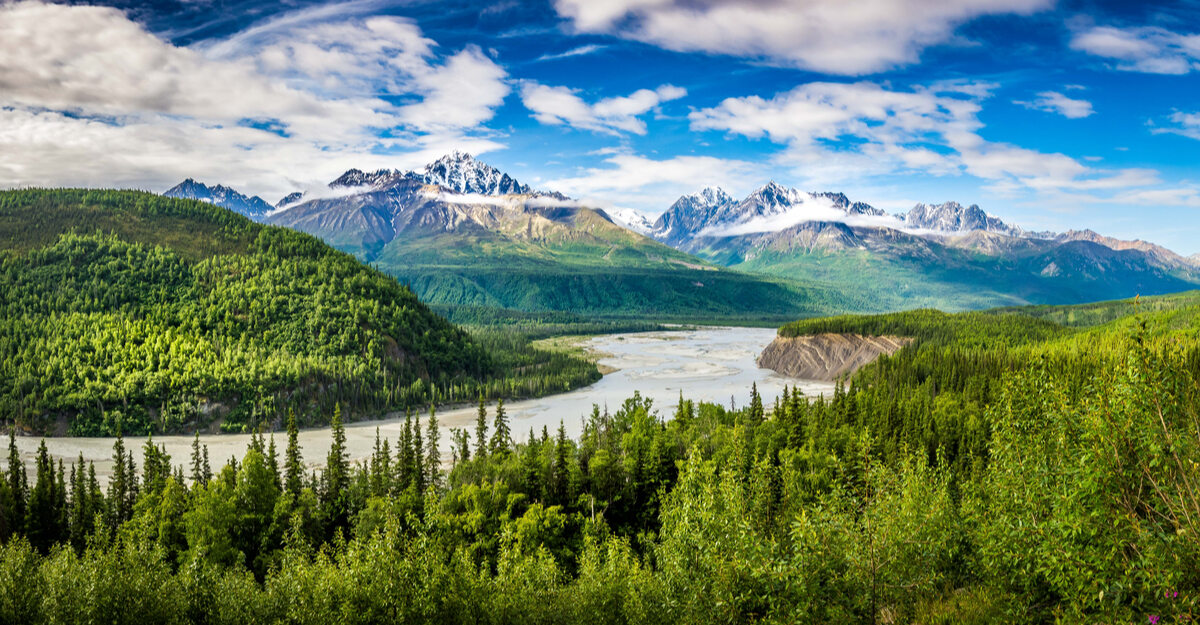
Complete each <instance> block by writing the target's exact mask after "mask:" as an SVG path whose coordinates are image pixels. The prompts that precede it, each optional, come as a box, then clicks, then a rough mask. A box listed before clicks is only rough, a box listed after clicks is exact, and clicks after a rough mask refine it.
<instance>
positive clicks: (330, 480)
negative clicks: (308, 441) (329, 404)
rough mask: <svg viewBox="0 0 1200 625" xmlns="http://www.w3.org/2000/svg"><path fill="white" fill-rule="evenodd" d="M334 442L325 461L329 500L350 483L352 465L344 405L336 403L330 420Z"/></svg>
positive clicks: (326, 489) (326, 486)
mask: <svg viewBox="0 0 1200 625" xmlns="http://www.w3.org/2000/svg"><path fill="white" fill-rule="evenodd" d="M330 429H331V431H332V434H333V442H332V444H331V445H330V446H329V457H328V459H327V460H326V463H325V493H326V497H327V498H328V499H329V500H333V499H335V498H337V497H338V496H339V494H340V493H341V492H342V490H343V489H344V488H346V486H347V485H348V484H349V477H350V467H349V464H348V460H347V457H346V428H345V426H343V425H342V405H341V404H334V406H333V419H332V421H330Z"/></svg>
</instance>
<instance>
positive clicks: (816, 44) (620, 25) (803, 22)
mask: <svg viewBox="0 0 1200 625" xmlns="http://www.w3.org/2000/svg"><path fill="white" fill-rule="evenodd" d="M1051 4H1052V0H953V1H944V2H937V1H934V2H931V1H929V0H862V1H859V2H845V1H844V0H768V1H762V2H746V1H744V0H607V1H605V2H597V1H595V0H555V2H554V7H555V9H556V10H557V11H558V14H559V15H561V16H562V17H564V18H567V19H569V20H570V21H571V24H572V25H573V26H574V28H575V29H576V30H578V31H580V32H590V33H608V34H613V35H616V36H618V37H624V38H628V39H633V40H637V41H642V42H646V43H650V44H654V45H657V46H661V47H663V48H667V49H669V50H676V51H681V52H709V53H716V54H729V55H734V56H740V57H749V58H755V59H764V60H768V61H770V62H773V63H776V64H780V65H786V66H793V67H800V68H804V69H810V70H815V71H819V72H825V73H832V74H848V75H858V74H866V73H871V72H878V71H881V70H885V69H888V68H891V67H895V66H898V65H903V64H907V63H912V62H915V61H916V60H917V59H918V56H919V54H920V52H921V50H923V49H924V48H926V47H928V46H931V45H936V44H940V43H944V42H946V41H948V40H950V39H951V38H953V36H954V30H955V28H956V27H957V26H958V25H960V24H962V23H965V22H967V21H970V20H971V19H974V18H976V17H979V16H981V15H989V14H1005V13H1015V14H1021V15H1027V14H1030V13H1033V12H1035V11H1038V10H1040V9H1043V8H1046V7H1048V6H1050V5H1051ZM847 42H853V45H847Z"/></svg>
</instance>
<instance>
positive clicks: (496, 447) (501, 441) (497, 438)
mask: <svg viewBox="0 0 1200 625" xmlns="http://www.w3.org/2000/svg"><path fill="white" fill-rule="evenodd" d="M510 451H512V432H511V431H509V429H508V415H507V414H505V413H504V399H500V400H499V401H497V402H496V428H495V431H494V432H493V433H492V442H491V448H490V450H489V453H491V454H492V455H500V456H506V455H508V453H509V452H510Z"/></svg>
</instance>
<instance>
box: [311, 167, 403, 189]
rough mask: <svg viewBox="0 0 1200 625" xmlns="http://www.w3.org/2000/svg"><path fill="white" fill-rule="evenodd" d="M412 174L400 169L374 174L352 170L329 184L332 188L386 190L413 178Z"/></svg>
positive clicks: (382, 170) (379, 170)
mask: <svg viewBox="0 0 1200 625" xmlns="http://www.w3.org/2000/svg"><path fill="white" fill-rule="evenodd" d="M413 175H414V174H413V173H412V172H404V171H400V170H398V169H378V170H376V171H373V172H369V173H368V172H364V171H362V170H361V169H351V170H349V171H347V172H346V173H344V174H342V175H341V176H338V178H337V180H334V181H333V182H331V183H329V186H330V188H334V189H336V188H339V187H340V188H354V187H371V188H373V189H384V188H387V187H389V186H391V185H393V184H395V183H396V182H397V181H400V180H407V179H409V178H411V177H413Z"/></svg>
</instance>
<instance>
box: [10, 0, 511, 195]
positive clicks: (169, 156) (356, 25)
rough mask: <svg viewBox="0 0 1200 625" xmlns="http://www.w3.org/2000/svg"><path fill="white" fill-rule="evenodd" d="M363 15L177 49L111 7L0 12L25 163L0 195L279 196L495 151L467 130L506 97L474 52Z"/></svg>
mask: <svg viewBox="0 0 1200 625" xmlns="http://www.w3.org/2000/svg"><path fill="white" fill-rule="evenodd" d="M372 6H374V4H373V3H370V2H358V3H350V5H349V7H348V16H347V12H339V11H334V10H331V9H330V8H329V7H321V8H320V9H310V10H306V11H301V12H297V13H295V14H287V15H285V16H283V17H280V18H277V19H275V20H272V21H271V22H268V23H267V24H266V25H264V26H260V27H255V28H252V29H249V30H247V31H245V32H243V33H241V34H239V35H236V36H234V37H233V38H231V39H229V40H226V41H224V42H221V43H219V44H215V45H209V46H206V47H197V48H186V47H178V46H174V45H172V44H170V43H168V42H165V41H163V40H160V39H158V38H157V37H155V36H153V35H151V34H150V33H148V32H146V31H145V30H144V29H143V28H142V27H141V26H140V25H138V24H136V23H135V22H133V21H131V20H130V19H128V18H127V17H126V16H125V15H124V14H123V13H121V12H120V11H118V10H115V9H111V8H101V7H88V6H66V5H57V4H46V3H42V2H37V1H26V2H17V3H9V4H3V5H0V41H4V42H5V43H4V45H3V46H0V107H2V109H0V110H2V115H0V118H2V119H3V126H0V145H2V146H3V148H2V149H4V150H5V151H6V152H8V153H16V154H21V155H22V158H21V159H20V161H21V162H20V163H19V164H8V165H6V166H3V167H0V186H26V185H61V184H68V183H69V184H85V185H96V186H111V185H121V186H134V187H141V188H151V189H161V188H165V186H169V185H170V184H173V183H174V182H177V181H178V179H179V178H181V177H184V176H195V177H198V178H204V179H208V180H211V181H219V182H224V183H228V184H234V185H235V186H239V188H241V189H242V190H243V191H245V192H250V193H260V194H264V195H270V194H276V193H277V194H279V195H282V194H283V193H285V192H286V191H289V190H292V189H294V188H297V187H300V188H303V187H304V186H307V185H306V183H307V182H311V181H310V180H294V179H291V178H289V176H291V175H294V174H295V173H296V172H303V173H304V174H305V175H313V176H318V177H323V176H332V175H336V174H337V173H340V172H341V171H343V170H344V169H347V168H348V167H349V166H351V165H354V166H359V167H372V166H377V165H383V164H387V165H389V166H397V165H400V166H405V165H406V164H407V162H408V161H411V160H413V159H416V158H423V159H426V160H428V158H429V157H430V156H434V157H436V156H438V155H440V154H441V151H444V150H447V149H449V148H459V149H468V150H471V151H472V152H475V153H480V152H486V151H489V150H494V149H496V148H497V147H499V145H498V144H497V143H496V142H495V141H493V140H491V139H488V138H486V137H478V136H473V134H474V133H475V132H476V131H477V130H478V129H479V126H480V125H481V124H482V123H484V122H486V121H487V120H488V119H490V118H491V116H492V113H493V111H494V109H495V108H496V107H497V106H499V105H500V104H501V102H502V101H503V99H504V97H505V96H506V95H507V93H508V91H509V87H508V85H507V83H506V79H507V75H506V73H505V71H504V70H503V69H502V68H501V67H499V66H498V65H496V64H495V63H494V62H492V61H491V60H490V59H488V58H487V57H486V56H484V55H483V53H482V52H481V51H479V50H478V49H477V48H474V47H467V48H466V49H464V50H461V51H458V52H457V53H455V54H451V55H448V56H440V55H438V54H437V53H435V51H434V49H435V46H436V44H435V43H434V42H433V41H431V40H429V39H426V38H425V37H423V35H422V34H421V31H420V29H419V28H417V27H416V25H414V24H413V23H411V22H410V21H408V20H404V19H401V18H393V17H370V18H365V19H360V18H358V17H356V15H357V13H358V12H359V11H360V10H368V9H370V8H371V7H372ZM330 20H332V21H330ZM382 95H390V96H396V97H398V98H399V99H400V100H401V101H402V103H401V104H395V103H394V100H387V99H384V98H383V97H381V96H382ZM396 150H404V151H405V152H404V153H403V154H398V155H396V154H390V153H394V152H395V151H396ZM422 162H423V161H422ZM417 164H420V163H412V165H417Z"/></svg>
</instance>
